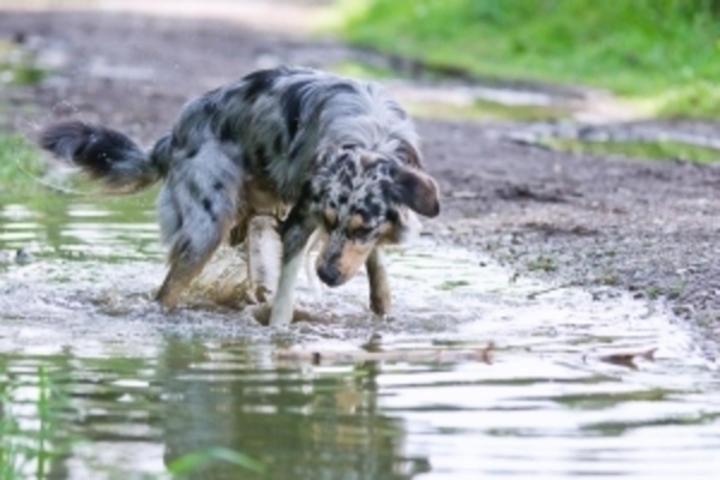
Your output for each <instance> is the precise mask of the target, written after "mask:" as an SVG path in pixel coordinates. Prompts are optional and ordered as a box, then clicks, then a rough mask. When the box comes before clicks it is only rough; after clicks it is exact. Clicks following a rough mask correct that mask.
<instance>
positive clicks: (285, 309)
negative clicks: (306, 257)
mask: <svg viewBox="0 0 720 480" xmlns="http://www.w3.org/2000/svg"><path fill="white" fill-rule="evenodd" d="M315 228H316V225H315V224H313V223H311V222H310V219H309V218H308V217H307V215H305V214H304V212H303V209H302V206H300V205H296V206H295V207H294V208H293V209H292V211H291V212H290V215H288V218H287V219H286V220H285V222H283V225H282V228H281V231H280V235H281V237H282V244H283V255H282V265H281V267H280V281H279V282H278V288H277V293H276V294H275V298H274V299H273V306H272V312H271V313H270V325H271V326H275V327H279V326H285V325H289V324H290V322H291V321H292V318H293V308H294V306H295V283H296V281H297V277H298V273H299V271H300V268H301V267H302V264H303V253H304V250H305V244H306V243H307V241H308V239H309V238H310V235H311V234H312V233H313V231H315Z"/></svg>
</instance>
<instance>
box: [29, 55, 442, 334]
mask: <svg viewBox="0 0 720 480" xmlns="http://www.w3.org/2000/svg"><path fill="white" fill-rule="evenodd" d="M39 143H40V145H41V146H42V147H43V148H45V149H47V150H49V151H51V152H52V153H54V154H55V155H56V156H58V157H61V158H66V159H71V160H73V161H74V163H75V164H76V165H78V166H79V167H81V168H82V169H83V170H84V171H85V172H86V173H88V174H89V175H90V176H91V177H93V178H95V179H99V180H101V181H102V182H103V183H104V186H105V187H106V188H107V189H108V190H109V191H110V192H112V191H122V192H128V191H130V192H132V191H136V190H140V189H143V188H145V187H148V186H150V185H152V184H154V183H155V182H157V181H159V180H161V179H162V180H163V181H164V183H163V186H162V190H161V192H160V195H159V198H158V202H157V209H158V215H159V222H160V228H161V231H162V239H163V241H164V242H165V243H167V244H169V247H170V254H169V265H170V269H169V272H168V274H167V276H166V278H165V281H164V283H163V285H162V287H161V288H160V290H159V292H158V294H157V299H158V300H159V301H160V302H161V303H162V304H163V305H164V306H166V307H173V306H174V305H175V304H176V303H177V301H178V296H179V294H180V293H181V291H182V290H183V288H184V287H186V286H187V285H188V283H189V282H190V281H191V280H192V279H193V277H195V276H196V275H197V274H198V273H199V272H200V271H201V269H202V268H203V266H204V265H205V264H206V262H207V261H208V260H209V259H210V257H211V256H212V254H213V252H214V251H215V250H216V249H217V248H218V246H219V245H220V244H221V242H223V241H224V240H226V239H227V238H228V236H229V234H230V232H231V230H233V229H235V230H236V231H237V230H238V229H239V230H240V235H239V238H241V239H242V238H243V237H244V235H243V229H246V228H247V225H248V223H249V221H251V219H252V218H253V217H255V216H257V215H278V212H286V213H287V214H286V215H285V214H282V215H281V217H282V218H281V219H280V224H279V234H280V237H281V241H282V260H281V263H280V264H281V269H280V275H279V284H278V285H277V290H276V292H275V295H274V299H273V305H272V311H271V316H270V324H271V325H285V324H288V323H290V321H291V320H292V316H293V303H294V299H293V296H294V288H295V282H296V277H297V275H298V270H299V268H300V266H301V265H302V257H303V255H302V254H303V250H304V247H305V245H306V243H307V242H308V239H309V238H310V236H311V235H312V234H313V233H314V232H315V231H317V232H318V234H319V238H320V240H321V244H322V247H321V251H320V253H319V255H318V258H317V263H316V270H317V275H318V277H319V278H320V279H321V280H322V282H324V283H325V284H327V285H329V286H331V287H332V286H337V285H341V284H342V283H344V282H345V281H347V280H348V279H349V278H350V277H352V276H353V275H354V274H355V273H356V272H357V270H358V269H359V268H360V267H361V266H362V265H363V264H365V266H366V268H367V272H368V277H369V283H370V306H371V309H372V310H373V311H374V312H376V313H378V314H385V313H386V312H387V311H388V309H389V307H390V292H389V288H388V282H387V275H386V271H385V268H384V266H383V262H382V257H381V254H380V251H379V247H380V246H381V245H383V244H388V243H397V242H399V241H401V240H402V238H403V236H404V233H406V232H407V231H409V229H410V228H411V227H412V225H413V224H417V221H416V220H415V217H414V213H413V212H417V213H419V214H421V215H423V216H427V217H434V216H436V215H438V213H439V210H440V207H439V198H438V197H439V191H438V187H437V184H436V182H435V181H434V180H433V179H432V178H431V177H430V176H429V175H427V174H426V173H424V172H423V170H422V167H421V156H420V152H419V149H418V137H417V134H416V132H415V129H414V126H413V124H412V121H411V120H410V118H409V117H408V115H407V113H406V112H405V111H404V110H403V108H402V107H401V106H400V105H399V104H398V103H396V102H395V101H393V100H392V99H391V98H389V97H388V95H387V94H386V93H385V91H384V90H383V89H382V88H381V87H380V86H379V85H377V84H376V83H373V82H364V81H357V80H353V79H348V78H343V77H339V76H336V75H333V74H330V73H326V72H321V71H317V70H312V69H306V68H295V67H280V68H276V69H269V70H261V71H257V72H255V73H251V74H249V75H247V76H245V77H243V78H242V79H240V80H239V81H237V82H236V83H232V84H230V85H227V86H225V87H222V88H219V89H216V90H213V91H211V92H208V93H206V94H205V95H202V96H201V97H199V98H197V99H195V100H192V101H190V102H189V103H188V104H187V105H185V107H184V108H183V110H182V111H181V113H180V116H179V118H178V119H177V121H176V123H175V124H174V126H173V128H172V131H171V132H170V133H168V134H167V135H165V136H163V137H161V138H160V139H159V140H158V141H157V142H156V143H155V145H154V146H153V147H152V148H151V149H150V150H149V151H144V150H142V149H141V148H140V147H139V146H138V145H137V144H136V143H134V142H133V141H132V140H130V139H129V138H128V137H126V136H125V135H124V134H122V133H120V132H117V131H115V130H111V129H109V128H106V127H103V126H98V125H91V124H87V123H84V122H80V121H65V122H62V123H59V124H56V125H53V126H50V127H49V128H47V129H45V130H44V131H43V132H42V133H41V136H40V140H39Z"/></svg>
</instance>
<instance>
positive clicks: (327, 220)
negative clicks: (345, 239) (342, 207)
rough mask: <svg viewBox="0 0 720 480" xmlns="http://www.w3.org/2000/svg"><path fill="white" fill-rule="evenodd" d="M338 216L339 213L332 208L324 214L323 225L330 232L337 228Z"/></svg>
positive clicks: (327, 209)
mask: <svg viewBox="0 0 720 480" xmlns="http://www.w3.org/2000/svg"><path fill="white" fill-rule="evenodd" d="M337 222H338V216H337V212H336V211H335V210H334V209H332V208H326V209H325V211H324V212H323V224H324V225H325V228H326V229H328V230H332V229H333V228H335V227H336V226H337Z"/></svg>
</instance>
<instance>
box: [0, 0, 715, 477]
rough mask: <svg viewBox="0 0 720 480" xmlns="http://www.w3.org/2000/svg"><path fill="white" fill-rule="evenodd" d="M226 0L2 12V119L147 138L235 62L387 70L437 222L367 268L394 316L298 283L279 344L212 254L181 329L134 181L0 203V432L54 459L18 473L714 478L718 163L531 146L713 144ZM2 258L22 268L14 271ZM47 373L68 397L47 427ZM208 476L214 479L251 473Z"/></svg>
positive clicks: (693, 129)
mask: <svg viewBox="0 0 720 480" xmlns="http://www.w3.org/2000/svg"><path fill="white" fill-rule="evenodd" d="M120 3H122V2H120ZM136 3H137V4H140V2H125V3H124V4H123V5H125V6H128V5H129V6H131V7H132V6H137V5H135V4H136ZM161 3H162V2H160V4H161ZM190 3H192V2H181V5H186V4H190ZM211 3H212V5H214V6H216V7H218V8H217V9H214V10H213V9H211V11H217V10H218V9H220V10H223V9H222V8H220V6H222V5H224V4H223V2H214V3H213V2H211ZM236 3H237V4H236V8H237V9H238V12H239V13H238V12H236V13H235V15H237V16H233V15H230V14H228V18H226V19H225V20H226V22H225V23H221V22H219V21H218V20H217V18H214V19H208V18H199V17H193V16H192V15H190V18H188V14H187V13H188V12H187V11H186V10H183V9H181V10H182V11H183V12H185V13H184V14H183V15H179V16H167V15H158V12H157V10H154V8H149V10H153V11H146V12H145V13H143V14H118V13H116V12H115V13H110V12H72V13H70V12H67V11H56V12H51V13H48V12H39V13H38V12H30V13H28V12H10V11H2V10H0V38H5V39H6V42H11V43H12V42H15V43H19V44H21V45H22V47H23V48H24V49H27V50H30V51H34V52H36V58H35V60H36V61H37V62H38V63H39V64H41V65H43V66H44V67H46V68H49V69H51V70H52V73H51V74H50V75H48V76H47V77H45V78H44V80H43V81H42V82H40V83H39V84H37V85H33V86H14V87H12V88H10V87H8V88H5V87H3V88H2V89H0V104H4V105H5V107H4V109H3V110H2V114H0V122H2V124H3V125H4V126H5V127H7V128H10V129H11V130H14V131H18V132H21V133H22V134H24V135H27V136H28V137H29V138H31V137H32V136H33V135H34V134H35V133H36V131H37V129H38V127H39V126H41V125H43V124H46V123H48V122H50V121H53V120H56V119H58V118H64V117H68V116H72V117H77V118H82V119H86V120H90V121H102V122H104V123H108V124H111V125H113V126H114V127H117V128H120V129H123V130H125V131H127V132H128V133H130V134H131V135H133V136H134V137H136V138H138V139H139V140H140V141H142V142H150V141H151V140H153V139H154V138H155V137H156V136H157V135H159V134H160V133H162V132H163V131H164V130H165V129H166V128H167V126H168V125H169V124H170V122H171V121H172V119H173V118H174V116H175V115H176V114H177V111H178V109H179V108H180V107H181V105H182V104H183V103H184V102H185V101H186V100H187V99H188V98H190V97H192V96H194V95H195V94H197V93H199V92H202V91H205V90H207V89H210V88H213V87H215V86H217V84H219V83H223V82H226V81H228V80H229V79H232V78H236V77H238V76H239V75H242V74H244V73H247V72H249V71H251V70H253V69H256V68H260V67H267V66H272V65H275V64H278V63H284V62H289V63H302V64H310V65H313V66H319V67H324V68H338V69H346V70H347V69H348V68H351V69H352V68H355V67H354V66H356V65H358V64H361V65H365V67H364V68H365V69H367V68H368V67H367V65H370V66H371V69H372V70H373V71H374V72H375V74H376V75H379V74H380V73H383V72H385V73H386V72H387V68H391V69H393V68H394V69H396V70H395V71H396V72H397V74H398V75H401V76H402V77H403V78H402V79H401V80H385V81H386V82H387V84H388V86H389V88H391V89H392V90H393V92H394V93H395V94H396V95H397V96H398V97H399V98H401V99H402V100H403V102H405V103H407V104H409V105H410V107H411V108H412V110H413V111H414V112H415V113H416V114H418V126H419V129H420V132H421V134H422V136H423V139H424V151H425V154H426V165H427V169H428V170H429V171H430V172H431V173H432V174H433V175H434V176H435V177H436V178H437V179H438V180H439V182H440V185H441V188H442V190H443V214H442V215H441V217H440V218H439V219H437V220H434V221H428V222H425V229H424V232H423V235H422V236H421V237H420V238H419V239H417V241H416V242H414V243H413V244H411V245H408V246H407V247H403V248H396V249H393V250H391V251H390V252H389V259H390V275H391V280H392V288H393V294H394V301H395V310H394V313H393V315H392V316H391V318H389V319H387V320H386V321H378V320H377V319H375V318H373V317H372V315H370V314H369V313H368V311H367V307H366V301H365V298H366V295H367V292H366V289H367V287H366V285H365V282H364V279H363V278H362V275H361V276H359V277H358V278H356V279H354V280H353V282H352V283H351V284H350V285H348V286H347V287H343V288H341V289H337V290H331V291H324V292H320V293H321V294H320V295H318V292H316V291H315V290H314V289H313V288H311V286H312V284H313V282H311V281H308V282H307V285H306V286H305V287H303V289H302V290H301V292H300V293H301V298H300V304H299V305H300V308H301V309H302V310H303V311H304V312H305V317H306V318H307V319H308V320H309V321H304V322H300V323H298V324H296V325H294V326H293V327H291V328H290V329H289V330H288V331H283V332H277V331H271V330H269V329H267V328H264V327H261V326H259V325H258V324H257V322H256V321H255V316H256V315H258V312H257V310H256V309H255V308H254V307H249V308H245V309H243V308H239V307H238V306H237V305H221V304H219V303H218V302H217V301H216V300H217V299H216V298H214V297H213V296H212V292H213V291H214V289H213V288H210V287H209V286H208V285H209V283H208V284H203V282H204V281H207V282H211V281H212V273H213V272H216V271H217V272H224V274H226V273H227V272H228V271H229V272H232V270H228V268H227V267H228V265H229V264H231V263H237V262H239V260H238V257H237V256H235V255H234V254H233V252H229V251H223V252H221V255H219V256H218V257H217V258H216V259H215V263H213V265H212V266H211V268H209V269H208V272H209V275H208V276H207V279H201V281H200V282H199V283H198V284H197V285H196V286H195V288H194V289H193V290H192V291H191V292H190V293H189V294H188V295H187V296H186V298H185V299H184V302H183V307H182V308H181V309H179V310H178V311H177V312H174V313H171V314H168V313H167V312H163V311H161V310H160V309H159V308H158V307H157V306H156V305H155V304H154V303H153V302H152V301H150V298H151V295H152V292H153V290H154V289H155V288H157V286H158V285H159V283H160V281H161V279H162V277H163V274H164V266H163V250H162V248H161V247H160V246H159V244H158V243H157V227H156V225H155V222H154V219H153V213H152V208H153V192H149V193H148V194H146V195H142V196H138V197H129V198H123V199H119V200H108V199H100V198H96V197H92V196H73V195H69V196H68V195H60V194H58V193H57V192H48V195H47V197H42V198H9V197H8V196H3V195H2V194H1V193H0V312H2V313H0V315H1V317H0V318H2V321H0V365H2V370H1V371H3V372H5V373H4V378H0V385H2V390H3V391H4V393H0V398H3V409H2V414H0V420H2V419H11V420H12V419H16V420H17V421H18V422H19V425H20V426H21V427H22V429H21V430H24V431H25V433H26V434H27V433H28V432H36V431H38V430H39V429H41V428H42V426H43V425H44V423H43V421H42V419H44V418H46V417H48V418H51V419H52V423H53V427H54V430H53V432H54V433H53V436H52V442H51V443H50V444H48V445H44V447H43V448H44V449H45V450H47V452H51V453H52V454H50V453H48V456H47V458H45V459H44V460H42V461H38V460H37V458H36V457H37V456H35V457H32V456H31V455H26V457H27V458H25V460H28V462H27V463H26V465H25V466H24V467H23V468H24V469H25V470H26V471H27V472H30V471H34V472H37V470H38V468H40V467H39V466H41V467H42V469H44V470H45V471H48V470H51V471H52V478H123V479H124V478H142V475H145V474H147V475H151V476H156V477H158V478H162V477H163V476H167V465H169V464H171V463H172V461H173V460H175V459H178V458H181V457H182V456H183V455H184V454H187V453H191V452H197V451H202V450H203V449H204V448H206V447H225V448H229V449H232V450H234V451H237V452H242V453H246V454H248V455H250V456H251V457H253V458H256V459H259V460H260V461H262V462H263V464H264V465H265V466H266V468H268V469H269V474H268V475H267V478H291V477H294V478H368V479H371V478H372V479H381V478H416V477H417V478H453V479H456V478H477V477H478V476H479V474H480V475H482V474H485V475H495V476H499V475H503V476H504V475H514V476H516V477H525V476H530V475H533V474H541V475H544V476H547V477H548V478H563V477H574V476H580V475H585V476H587V475H590V476H605V475H624V476H628V477H632V478H656V477H658V476H662V475H668V476H669V475H670V474H674V473H679V472H682V473H684V474H685V476H686V477H688V478H691V477H693V476H694V477H697V478H707V477H708V476H709V475H710V474H711V472H714V471H716V470H717V467H718V466H720V465H718V461H717V460H716V459H715V457H716V455H715V454H714V453H713V452H714V451H716V450H717V448H718V447H719V446H720V423H719V422H718V420H717V417H718V415H720V406H719V405H720V403H719V402H718V398H720V394H719V391H720V384H719V383H718V374H717V363H716V360H715V356H716V352H717V343H716V342H715V336H716V334H717V332H718V329H719V328H720V325H719V324H718V316H717V313H716V312H717V311H718V308H719V307H720V300H719V298H720V297H718V295H717V288H718V287H719V286H720V280H718V279H719V278H720V277H718V272H720V262H719V261H718V253H719V252H718V248H717V247H716V246H715V237H716V233H717V230H718V227H717V225H720V222H718V221H716V220H718V218H717V217H718V216H720V199H718V198H717V196H718V193H717V190H718V189H717V185H718V183H720V170H718V168H717V167H715V166H713V165H698V164H695V163H689V162H686V161H681V160H675V161H665V162H657V161H651V160H649V159H646V160H638V159H630V158H627V157H626V156H623V155H616V154H614V155H609V154H605V153H596V154H589V153H584V151H580V152H573V151H558V150H553V149H552V148H549V147H548V144H547V142H546V140H547V139H548V138H553V139H564V140H567V139H571V140H578V139H580V140H597V138H598V136H602V135H606V136H609V137H612V138H616V137H618V136H620V137H622V135H623V134H627V132H636V133H637V132H639V133H637V134H636V135H635V136H633V137H632V138H631V139H637V137H638V136H643V135H644V136H645V137H644V138H655V139H657V138H662V139H667V138H668V132H672V133H673V135H674V136H672V138H670V140H672V141H678V137H680V138H679V140H681V141H684V142H686V143H693V144H695V145H699V146H702V147H710V148H714V145H715V144H714V143H713V142H717V138H720V128H718V127H717V125H714V124H712V123H698V122H669V121H664V122H657V121H635V122H634V123H632V124H618V123H617V121H618V120H627V119H628V118H631V117H632V115H631V114H630V113H632V112H630V113H628V111H627V110H625V109H624V108H623V107H622V105H618V104H615V103H613V101H612V100H607V102H605V103H603V102H602V101H600V100H602V99H603V98H607V97H604V96H603V94H602V92H590V91H585V90H583V89H578V88H558V87H552V88H551V87H550V86H536V87H537V88H533V89H530V90H528V89H527V88H526V90H525V91H524V93H517V90H513V89H516V88H518V85H513V86H511V87H513V88H504V87H503V88H500V87H502V86H500V87H498V86H497V85H493V86H478V85H470V86H468V85H467V84H465V83H463V82H464V81H463V80H461V79H443V80H442V85H441V88H438V86H437V81H438V79H437V76H436V75H437V73H432V72H425V71H422V68H421V67H418V66H417V65H415V66H413V65H410V66H408V65H405V64H403V63H402V62H399V61H398V59H389V60H388V59H385V60H383V59H382V58H380V59H378V57H377V56H376V55H375V54H372V53H368V52H362V51H356V50H352V49H349V48H348V47H346V46H343V45H341V44H339V43H338V42H337V41H336V40H333V39H327V38H315V39H313V38H311V37H309V36H308V34H307V30H306V29H305V28H304V27H302V25H301V23H297V22H298V21H299V20H298V19H299V17H298V15H297V14H296V13H292V12H295V11H294V10H293V11H292V12H291V13H290V14H287V10H281V9H279V8H278V10H277V12H276V13H277V15H272V13H273V11H270V12H268V10H267V4H264V3H263V2H252V1H248V2H236ZM311 3H312V2H311ZM160 4H158V5H160ZM263 4H264V5H265V6H263ZM103 5H106V6H107V8H108V9H113V8H115V7H117V3H113V2H105V3H103ZM238 5H240V6H238ZM278 5H280V6H282V5H283V4H282V2H280V3H279V4H278ZM294 5H296V4H294ZM123 8H124V7H123ZM133 8H134V7H133ZM146 10H148V9H146ZM231 10H232V9H231ZM223 11H224V10H223ZM233 11H234V10H233ZM252 12H254V13H252ZM263 12H264V13H263ZM281 12H286V13H285V14H281ZM253 19H254V20H253ZM258 19H264V20H260V21H259V20H258ZM271 20H272V21H271ZM278 24H279V25H278ZM288 31H291V32H290V33H292V34H291V35H289V34H288ZM386 60H387V61H386ZM349 66H350V67H349ZM378 69H380V70H381V72H380V73H378ZM418 69H420V70H418ZM490 87H492V88H490ZM508 87H510V86H508ZM520 87H523V88H525V87H527V86H526V85H525V86H524V85H520ZM508 91H510V93H512V92H515V96H512V95H510V93H508ZM503 95H505V97H503ZM508 95H510V96H509V97H508ZM503 98H504V100H503ZM508 98H510V99H511V100H508ZM512 99H515V100H518V99H519V100H518V101H520V100H521V102H520V103H523V104H524V107H523V109H521V112H524V113H520V114H518V113H517V112H518V110H517V109H512V108H511V109H508V104H511V103H512ZM599 99H600V100H599ZM501 100H502V101H501ZM488 102H489V103H488ZM603 105H604V107H603ZM528 106H532V110H530V113H531V115H530V114H529V113H528V109H527V108H526V107H528ZM460 114H461V117H462V118H463V119H464V120H462V121H460V120H457V119H456V120H447V119H444V118H446V117H447V116H448V115H453V116H457V115H460ZM523 116H527V117H529V119H521V118H516V117H523ZM547 118H550V120H548V119H547ZM589 121H591V122H592V123H586V122H589ZM613 136H614V137H613ZM689 138H690V139H692V140H693V141H692V142H688V139H689ZM710 156H712V151H711V153H710ZM719 157H720V155H719ZM20 248H22V249H24V250H23V251H24V252H27V255H30V256H20V258H19V260H20V261H19V262H18V261H17V260H18V259H16V250H17V249H20ZM24 255H25V254H24ZM237 270H238V271H241V270H242V269H241V268H238V269H237ZM240 280H241V278H239V277H238V278H233V279H232V281H235V282H239V281H240ZM688 319H690V320H691V321H688ZM490 344H492V346H491V347H490V348H489V347H488V345H490ZM655 349H656V350H655ZM651 353H652V355H651ZM40 367H42V369H43V370H42V371H41V370H39V368H40ZM46 372H50V377H51V379H52V380H53V382H54V383H55V384H56V388H57V393H56V395H57V397H56V399H57V404H58V405H62V407H59V408H57V411H54V413H53V415H49V416H48V415H40V413H39V412H41V411H42V402H40V401H39V400H40V399H41V398H42V394H41V392H43V388H42V385H43V382H44V380H43V379H44V378H45V377H46V375H47V373H46ZM38 419H40V420H41V421H38ZM2 425H3V424H2V422H0V432H2ZM18 437H22V436H21V435H19V436H18ZM38 448H39V447H38ZM38 448H35V451H37V450H38ZM43 458H44V457H43ZM20 460H23V457H22V456H21V457H20V459H19V461H20ZM208 465H209V466H207V467H204V468H208V469H211V470H213V473H215V474H216V477H215V478H254V476H253V475H254V474H252V473H250V472H249V471H248V470H246V469H243V468H242V467H237V466H234V465H233V464H232V463H229V462H223V461H216V462H211V463H209V464H208ZM200 468H203V467H200ZM33 469H34V470H33ZM209 475H210V472H209V471H206V472H204V473H200V471H198V470H195V471H194V473H192V474H189V475H188V477H189V478H209Z"/></svg>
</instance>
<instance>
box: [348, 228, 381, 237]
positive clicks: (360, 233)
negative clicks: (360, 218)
mask: <svg viewBox="0 0 720 480" xmlns="http://www.w3.org/2000/svg"><path fill="white" fill-rule="evenodd" d="M374 230H375V229H374V228H370V227H358V228H354V229H352V230H350V231H349V232H348V236H349V237H350V238H367V237H369V236H370V235H372V233H373V231H374Z"/></svg>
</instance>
